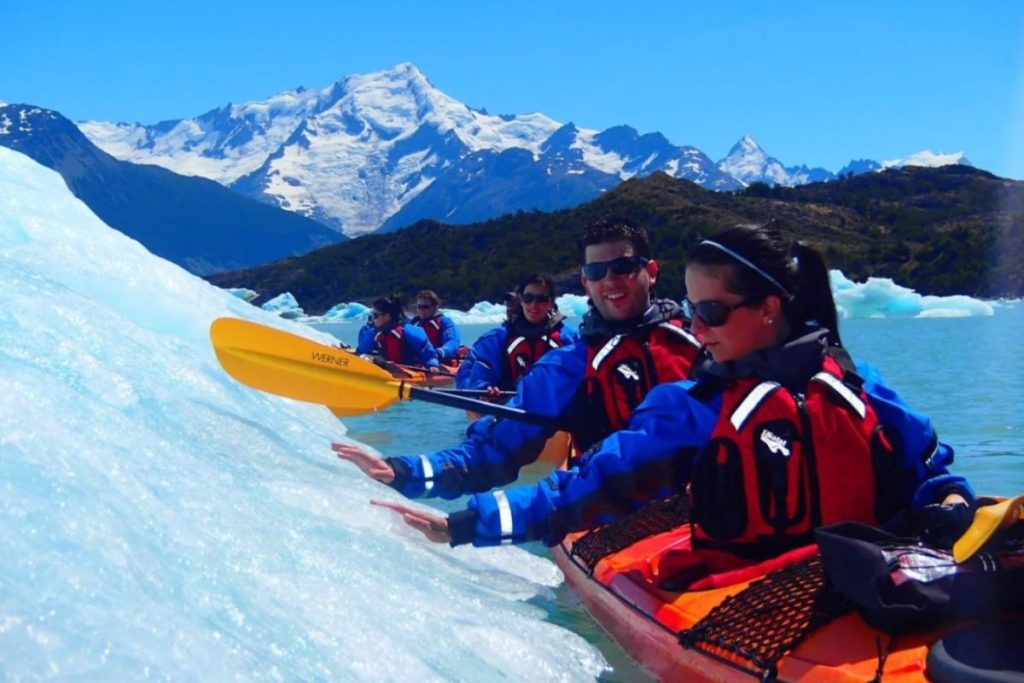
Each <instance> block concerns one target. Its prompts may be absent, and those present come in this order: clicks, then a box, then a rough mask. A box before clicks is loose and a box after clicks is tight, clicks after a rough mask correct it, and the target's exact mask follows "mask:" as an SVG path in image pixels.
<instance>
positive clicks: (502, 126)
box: [81, 64, 559, 234]
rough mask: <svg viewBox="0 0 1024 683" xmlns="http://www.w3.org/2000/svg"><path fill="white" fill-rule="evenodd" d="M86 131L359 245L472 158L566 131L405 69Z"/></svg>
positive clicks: (534, 144)
mask: <svg viewBox="0 0 1024 683" xmlns="http://www.w3.org/2000/svg"><path fill="white" fill-rule="evenodd" d="M81 127H82V130H83V131H84V132H85V133H86V135H88V136H89V137H90V138H91V139H92V140H93V141H94V142H95V143H96V144H97V145H98V146H100V147H102V148H103V149H105V150H107V151H108V152H110V153H111V154H113V155H114V156H118V157H120V158H123V159H128V160H131V161H136V162H140V163H141V162H144V163H154V164H158V165H163V166H167V167H168V168H172V169H173V170H177V171H178V172H181V173H190V174H194V175H203V176H206V177H209V178H213V179H215V180H217V181H219V182H221V183H224V184H229V185H230V184H232V183H234V187H235V189H237V190H239V191H240V192H242V193H243V194H246V195H249V196H256V197H258V198H261V199H263V200H264V201H269V202H271V203H274V204H277V205H279V206H281V207H282V208H286V209H290V210H292V211H297V212H298V213H300V214H303V215H306V216H309V217H311V218H314V219H317V220H320V221H323V222H326V223H329V224H331V225H333V226H334V227H336V228H339V229H343V230H344V232H346V233H349V234H358V233H362V232H367V231H370V230H373V229H375V228H377V227H378V226H379V225H380V224H381V223H383V222H384V220H385V219H386V218H387V217H388V216H390V215H391V214H393V213H395V212H396V211H397V210H398V209H399V208H401V206H403V205H404V204H405V203H407V202H408V201H409V200H411V199H412V198H413V197H415V196H416V195H417V194H419V192H421V191H422V190H423V189H424V188H426V187H427V186H428V185H429V184H430V182H431V181H432V180H433V179H434V177H436V175H437V173H438V172H439V171H440V170H442V169H443V168H445V167H447V166H448V165H450V164H452V163H454V162H455V161H457V160H459V159H460V158H462V157H464V156H466V155H467V154H470V153H472V152H475V151H478V150H485V149H486V150H495V151H502V150H505V149H509V148H513V147H521V148H525V149H529V150H531V151H537V150H538V149H539V146H540V144H541V143H542V142H543V141H544V140H546V139H547V138H548V137H549V136H550V134H551V133H553V132H554V131H555V130H557V129H558V127H559V124H558V123H556V122H555V121H552V120H551V119H549V118H547V117H545V116H543V115H541V114H527V115H520V116H492V115H490V114H487V113H486V112H483V111H478V110H475V109H471V108H470V107H468V106H466V105H465V104H463V103H461V102H458V101H457V100H455V99H453V98H451V97H448V96H447V95H445V94H444V93H442V92H441V91H439V90H437V89H436V88H434V87H433V86H432V85H431V84H430V83H429V81H427V79H426V77H424V76H423V74H421V73H420V72H419V71H418V70H417V69H416V67H415V66H413V65H411V64H402V65H399V66H397V67H395V68H393V69H390V70H387V71H381V72H377V73H372V74H367V75H362V76H349V77H347V78H344V79H342V80H341V81H339V82H337V83H335V84H334V85H331V86H329V87H327V88H323V89H321V90H305V89H301V88H300V89H297V90H293V91H290V92H287V93H282V94H280V95H276V96H274V97H271V98H269V99H267V100H264V101H259V102H250V103H247V104H243V105H228V106H226V107H223V108H221V109H217V110H214V111H212V112H208V113H207V114H204V115H202V116H200V117H198V118H195V119H187V120H182V121H170V122H164V123H160V124H156V125H154V126H140V125H137V124H135V125H128V124H106V123H100V122H86V123H83V124H82V125H81Z"/></svg>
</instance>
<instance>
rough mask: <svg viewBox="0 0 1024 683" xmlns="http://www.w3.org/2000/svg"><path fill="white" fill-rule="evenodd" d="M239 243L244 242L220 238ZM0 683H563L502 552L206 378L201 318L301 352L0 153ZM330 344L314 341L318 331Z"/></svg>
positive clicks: (317, 419)
mask: <svg viewBox="0 0 1024 683" xmlns="http://www.w3.org/2000/svg"><path fill="white" fill-rule="evenodd" d="M239 239H244V236H239ZM0 291H2V292H3V293H4V297H3V302H4V305H3V306H0V678H4V679H8V680H19V679H24V680H35V679H48V678H59V679H68V678H76V679H78V678H81V679H87V680H111V681H114V680H142V679H151V678H155V679H178V680H230V679H235V680H332V681H333V680H373V681H379V680H399V679H400V680H425V681H429V680H438V681H440V680H494V679H498V678H507V679H513V680H515V679H519V680H526V679H537V680H580V679H592V678H594V677H595V676H597V675H599V674H600V673H601V671H603V670H604V669H605V666H606V665H605V662H604V659H603V658H602V657H601V655H600V654H599V653H598V652H597V651H596V650H595V649H594V648H593V647H592V646H590V645H588V644H587V643H585V642H584V641H583V640H582V639H581V638H580V637H578V636H576V635H575V634H573V633H571V632H569V631H567V630H564V629H561V628H559V627H556V626H554V625H552V624H550V623H546V622H545V621H543V610H542V608H540V607H538V606H535V605H534V604H531V603H528V602H526V601H527V600H530V599H531V598H535V597H537V596H540V597H541V598H543V597H544V596H546V595H548V594H549V593H550V592H551V590H552V588H553V587H554V586H556V585H557V584H558V583H559V582H560V581H561V576H560V574H559V573H558V571H557V569H555V568H554V566H553V565H551V564H550V563H549V562H548V561H546V560H544V559H541V558H538V557H535V556H532V555H529V554H527V553H525V552H522V551H520V550H517V549H513V548H501V549H494V550H489V551H486V552H485V551H480V550H475V549H472V548H467V549H458V550H456V551H453V550H452V549H450V548H447V547H445V546H435V545H430V544H427V543H426V542H424V541H421V540H420V539H419V538H418V536H417V535H416V534H415V533H413V532H411V531H408V530H407V529H406V528H405V527H404V525H402V524H401V523H400V522H399V521H398V520H397V518H396V517H395V516H394V515H393V514H391V513H389V512H388V511H386V510H379V509H376V508H371V507H369V506H368V505H367V500H368V499H369V498H371V497H380V498H396V495H395V494H393V493H392V492H391V491H390V490H389V489H386V488H384V487H382V486H380V485H378V484H374V483H371V482H370V481H368V480H367V479H366V478H364V477H363V476H362V475H360V474H358V473H357V472H356V471H355V470H354V468H353V467H351V466H350V465H348V464H346V463H341V462H338V461H337V460H335V459H334V458H333V457H332V455H331V452H330V448H329V443H330V441H332V440H338V439H344V438H345V437H344V433H345V429H344V426H343V424H342V423H341V422H339V421H338V420H336V419H335V418H333V417H332V416H331V414H330V413H329V412H328V411H327V410H326V409H325V408H322V407H317V406H312V405H307V404H302V403H297V402H292V401H288V400H285V399H281V398H277V397H273V396H269V395H265V394H261V393H259V392H256V391H254V390H252V389H249V388H246V387H244V386H241V385H239V384H237V383H236V382H234V381H233V380H231V379H230V378H228V377H227V375H225V374H224V372H223V371H222V370H221V369H220V368H219V366H218V364H217V361H216V359H215V357H214V354H213V351H212V349H211V347H210V342H209V337H208V329H209V325H210V322H211V321H212V320H213V319H215V318H217V317H219V316H225V315H227V316H234V317H240V318H247V319H251V320H255V321H258V322H263V323H268V324H273V325H276V326H278V327H282V328H283V329H287V330H290V331H293V332H296V333H299V334H304V335H307V336H311V337H314V338H316V337H317V335H318V334H319V333H316V332H314V331H312V330H311V329H309V328H308V327H306V326H302V325H298V324H295V323H291V322H288V321H284V320H282V319H281V318H279V317H277V316H274V315H272V314H271V313H268V312H264V311H261V310H259V309H257V308H254V307H252V306H250V305H249V304H247V303H245V302H244V301H242V299H240V298H237V297H235V296H232V295H231V294H230V293H228V292H225V291H222V290H219V289H217V288H215V287H212V286H210V285H208V284H206V283H205V282H203V281H202V280H200V279H198V278H196V277H193V276H191V275H189V274H188V273H186V272H185V271H183V270H181V269H180V268H178V267H177V266H174V265H172V264H170V263H168V262H166V261H163V260H161V259H159V258H157V257H155V256H153V255H151V254H149V253H148V252H147V251H146V250H145V249H144V248H143V247H142V246H140V245H139V244H138V243H136V242H134V241H132V240H130V239H128V238H126V237H125V236H123V235H122V234H120V233H118V232H116V231H114V230H112V229H110V228H108V227H107V226H105V225H104V224H103V223H102V222H101V221H100V220H99V219H98V218H96V217H95V216H94V215H93V214H92V213H91V212H90V211H89V210H88V208H86V207H85V206H84V205H83V204H81V203H80V202H78V201H77V200H76V199H74V197H73V196H72V195H71V194H70V192H69V191H68V190H67V188H66V187H65V185H64V183H63V181H62V180H61V178H60V177H59V176H58V175H57V174H56V173H53V172H52V171H49V170H47V169H44V168H43V167H41V166H39V165H37V164H35V163H34V162H32V161H31V160H29V159H28V158H27V157H24V156H22V155H20V154H17V153H15V152H12V151H10V150H7V149H4V148H0ZM320 338H322V339H323V340H325V341H331V339H330V337H328V336H327V335H321V337H320Z"/></svg>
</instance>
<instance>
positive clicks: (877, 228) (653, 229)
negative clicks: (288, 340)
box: [209, 166, 1024, 313]
mask: <svg viewBox="0 0 1024 683" xmlns="http://www.w3.org/2000/svg"><path fill="white" fill-rule="evenodd" d="M604 214H612V215H619V216H628V217H630V218H632V219H633V220H635V221H638V222H639V223H641V224H642V225H644V226H645V227H646V228H647V229H648V232H649V233H650V235H651V240H652V244H653V248H654V251H655V255H656V257H657V258H658V261H659V263H660V264H661V278H660V280H659V291H660V292H661V293H662V294H663V295H666V296H672V297H676V298H678V297H680V296H681V295H682V293H683V269H684V266H685V255H686V253H687V251H688V250H689V249H691V248H692V247H693V246H694V245H695V244H696V243H697V242H698V241H699V240H700V239H702V238H703V237H705V236H707V235H708V234H710V233H712V232H714V231H716V230H718V229H721V228H724V227H728V226H731V225H734V224H736V223H753V222H764V221H767V220H768V219H769V218H775V219H778V220H780V221H781V222H782V224H783V226H784V228H785V230H786V232H787V233H788V234H790V235H791V236H792V237H793V238H796V239H804V240H808V241H810V242H812V243H814V244H816V245H817V246H819V248H821V249H823V250H824V251H825V253H826V254H827V255H828V257H829V261H830V265H831V266H832V267H835V268H840V269H842V270H843V271H844V272H845V273H846V274H847V275H849V276H850V277H851V278H853V279H858V280H862V279H864V278H866V277H869V276H878V277H888V278H892V279H894V280H896V281H897V282H899V283H900V284H902V285H906V286H908V287H912V288H914V289H916V290H917V291H919V292H921V293H925V294H942V295H947V294H968V295H971V296H979V297H998V296H1014V297H1020V296H1022V295H1024V265H1022V264H1024V237H1022V232H1024V231H1022V226H1024V183H1022V182H1018V181H1011V180H1006V179H1002V178H998V177H996V176H993V175H992V174H990V173H986V172H984V171H979V170H976V169H973V168H970V167H966V166H947V167H943V168H930V169H926V168H905V169H900V170H890V171H886V172H884V173H871V174H866V175H860V176H855V177H850V178H844V179H841V180H838V181H835V182H831V183H817V184H813V185H806V186H802V187H797V188H772V187H768V186H766V185H754V186H751V187H750V188H747V189H746V190H744V191H742V192H737V193H721V192H711V191H708V190H704V189H702V188H700V187H699V186H697V185H695V184H693V183H690V182H687V181H684V180H677V179H674V178H671V177H669V176H667V175H665V174H661V173H658V174H655V175H653V176H649V177H646V178H643V179H634V180H629V181H627V182H625V183H623V184H621V185H620V186H619V187H617V188H615V189H614V190H612V191H609V192H608V193H607V194H605V195H604V196H602V197H600V198H599V199H597V200H595V201H593V202H590V203H588V204H584V205H582V206H579V207H576V208H574V209H568V210H564V211H557V212H554V213H541V212H524V211H520V212H517V213H515V214H510V215H507V216H503V217H501V218H498V219H495V220H490V221H486V222H484V223H477V224H474V225H468V226H458V227H452V226H447V225H443V224H440V223H436V222H434V221H421V222H420V223H418V224H416V225H414V226H412V227H410V228H408V229H406V230H402V231H400V232H397V233H390V234H385V235H368V236H366V237H361V238H359V239H356V240H352V241H350V242H345V243H343V244H337V245H332V246H329V247H325V248H322V249H318V250H316V251H313V252H311V253H309V254H306V255H304V256H301V257H297V258H290V259H286V260H283V261H278V262H275V263H271V264H267V265H264V266H259V267H256V268H250V269H247V270H239V271H233V272H228V273H220V274H217V275H213V276H211V277H209V280H210V281H211V282H213V283H214V284H217V285H219V286H222V287H247V288H249V289H253V290H256V291H257V292H259V293H260V295H261V299H260V300H262V299H265V298H269V297H272V296H276V295H277V294H280V293H281V292H285V291H289V292H291V293H292V294H294V295H295V297H296V299H298V301H299V303H300V304H301V305H302V306H303V308H304V309H305V310H306V311H307V312H308V313H322V312H324V311H326V310H327V309H329V308H330V307H331V306H333V305H334V304H337V303H339V302H345V301H357V300H358V301H366V300H368V299H371V298H373V297H375V296H378V295H381V294H386V293H391V292H401V293H403V294H405V295H410V296H411V295H412V294H414V293H415V292H416V291H417V290H419V289H421V288H431V289H435V290H437V291H438V292H439V293H440V294H441V296H442V297H443V298H444V299H445V301H446V304H447V305H451V306H455V307H459V308H465V307H468V306H470V305H472V304H473V303H475V302H477V301H480V300H481V299H489V300H497V299H498V298H499V296H500V294H501V292H503V291H505V290H507V289H508V288H509V286H510V285H511V284H513V283H514V282H515V281H516V280H517V279H518V277H519V276H520V274H522V273H524V272H527V271H531V270H547V271H550V272H552V273H555V274H556V275H557V276H558V278H559V280H560V282H561V283H562V285H563V287H564V289H565V290H566V291H573V292H582V288H581V287H580V285H579V276H578V272H579V259H580V247H579V244H578V240H579V236H580V234H581V232H582V228H583V227H584V226H585V225H586V224H587V223H588V222H589V221H590V220H591V219H592V218H594V217H596V216H598V215H604ZM258 301H259V300H258Z"/></svg>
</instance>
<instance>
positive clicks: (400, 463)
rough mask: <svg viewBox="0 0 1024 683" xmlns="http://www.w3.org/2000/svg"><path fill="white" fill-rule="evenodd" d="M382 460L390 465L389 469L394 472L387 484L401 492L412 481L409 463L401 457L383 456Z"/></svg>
mask: <svg viewBox="0 0 1024 683" xmlns="http://www.w3.org/2000/svg"><path fill="white" fill-rule="evenodd" d="M384 462H386V463H387V464H388V465H391V471H392V472H394V473H395V478H394V479H392V480H391V483H390V484H388V486H390V487H391V488H393V489H395V490H396V491H398V492H402V490H404V489H405V487H406V486H408V485H409V484H410V483H411V482H412V476H411V473H410V472H409V465H407V464H406V462H405V461H404V460H402V459H401V458H384Z"/></svg>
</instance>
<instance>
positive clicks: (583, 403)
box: [332, 218, 699, 498]
mask: <svg viewBox="0 0 1024 683" xmlns="http://www.w3.org/2000/svg"><path fill="white" fill-rule="evenodd" d="M582 242H583V257H584V262H583V263H584V265H583V269H582V275H581V282H582V284H583V287H584V288H585V289H586V291H587V294H588V295H589V296H590V302H591V308H590V310H589V311H588V312H587V314H586V315H585V316H584V318H583V322H582V324H581V325H580V331H579V332H580V342H579V343H576V344H572V345H570V346H564V347H562V348H559V349H554V350H552V351H549V352H548V353H546V354H544V356H543V357H542V358H541V359H540V360H539V361H537V362H536V363H534V365H533V366H532V367H531V369H530V371H529V372H528V373H526V374H525V375H524V376H523V378H522V381H520V382H519V384H518V386H517V388H516V396H514V397H512V399H510V401H509V403H508V405H509V406H510V407H514V408H521V409H523V410H525V411H526V412H528V413H532V414H535V415H539V416H543V417H548V418H550V419H551V422H550V424H549V425H548V426H546V427H542V426H538V425H533V424H526V423H524V422H515V421H512V420H495V419H494V418H490V417H487V418H484V419H481V420H478V421H476V422H474V423H473V424H472V425H470V427H469V429H468V430H467V432H466V434H467V438H466V440H465V441H464V442H463V443H462V444H461V445H460V446H457V447H455V448H450V449H446V450H442V451H438V452H436V453H432V454H429V455H412V456H404V457H395V458H387V459H385V460H382V459H381V458H379V457H377V456H376V455H373V454H371V453H369V452H367V451H365V450H363V449H362V448H360V447H358V446H354V445H349V444H340V443H335V444H332V448H333V449H334V450H335V452H336V453H337V454H338V457H339V458H341V459H343V460H350V461H351V462H353V463H355V464H356V465H357V466H358V467H359V468H360V469H361V470H363V472H365V473H366V474H367V475H368V476H370V477H372V478H374V479H377V480H379V481H382V482H384V483H386V484H389V485H391V486H392V487H393V488H395V489H397V490H398V491H400V492H402V493H403V494H404V495H406V496H408V497H410V498H417V497H421V496H425V497H433V496H438V497H441V498H457V497H459V496H462V495H464V494H467V493H475V492H481V491H488V490H490V489H492V488H494V487H496V486H501V485H502V484H507V483H509V482H511V481H514V480H515V479H516V477H517V476H518V474H519V470H520V469H521V468H522V467H524V466H526V465H529V464H530V463H532V462H534V461H535V460H536V459H537V457H538V456H539V454H540V453H541V451H542V450H543V448H544V445H545V443H546V441H547V440H548V438H550V437H551V436H552V435H553V434H554V433H555V432H556V431H559V430H562V431H567V432H569V434H570V435H571V436H572V440H573V445H574V447H575V448H576V450H577V452H580V453H582V452H584V451H585V450H586V449H588V448H590V447H591V446H592V445H594V444H595V443H597V442H598V441H600V440H601V439H602V438H604V437H605V436H607V435H608V434H610V433H612V432H613V431H615V430H616V429H621V428H623V427H624V426H626V423H627V422H628V420H629V416H630V413H631V412H632V411H633V409H634V408H636V406H637V405H639V404H640V402H641V401H642V400H643V398H644V396H646V395H647V392H648V391H650V390H651V388H652V387H654V386H655V385H657V384H660V383H662V382H671V381H675V380H679V379H683V378H685V377H687V376H688V375H689V374H690V370H691V368H692V367H693V362H694V360H695V358H696V357H697V353H698V351H699V344H698V343H697V340H696V339H695V338H694V337H693V336H691V335H690V334H689V333H688V332H686V331H685V330H684V329H683V322H682V312H681V310H680V308H679V306H678V305H677V304H675V303H674V302H672V301H669V300H665V299H652V296H651V290H652V288H653V287H654V284H655V282H656V281H657V278H658V264H657V262H656V261H654V259H653V258H652V256H651V249H650V244H649V242H648V239H647V233H646V232H644V230H643V229H641V228H640V227H638V226H637V225H635V224H633V223H631V222H629V221H624V220H618V219H609V218H602V219H598V220H596V221H594V222H593V223H592V224H590V225H589V226H588V227H587V229H586V231H585V233H584V235H583V240H582ZM525 291H527V290H526V288H524V293H525ZM534 291H536V290H534ZM534 303H538V302H537V301H536V300H535V302H534Z"/></svg>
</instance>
